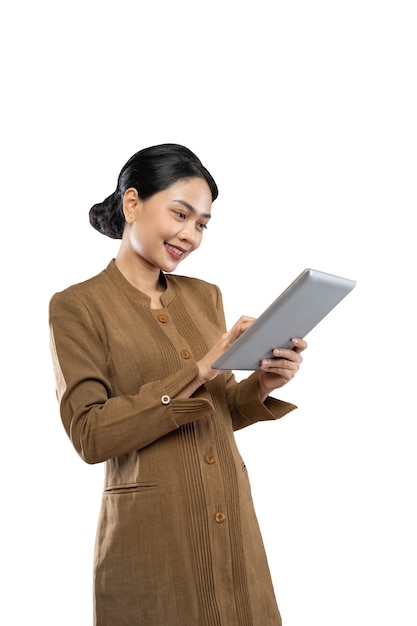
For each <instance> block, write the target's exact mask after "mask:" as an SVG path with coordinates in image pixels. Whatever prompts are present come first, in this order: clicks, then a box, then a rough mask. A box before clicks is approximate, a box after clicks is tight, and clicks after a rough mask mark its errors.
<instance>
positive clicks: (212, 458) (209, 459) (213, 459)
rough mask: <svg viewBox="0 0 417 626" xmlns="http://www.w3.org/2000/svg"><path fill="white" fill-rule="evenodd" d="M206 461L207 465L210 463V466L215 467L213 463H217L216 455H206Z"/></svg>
mask: <svg viewBox="0 0 417 626" xmlns="http://www.w3.org/2000/svg"><path fill="white" fill-rule="evenodd" d="M205 459H206V463H208V464H209V465H213V463H215V462H216V457H215V456H214V454H211V453H210V454H206V456H205Z"/></svg>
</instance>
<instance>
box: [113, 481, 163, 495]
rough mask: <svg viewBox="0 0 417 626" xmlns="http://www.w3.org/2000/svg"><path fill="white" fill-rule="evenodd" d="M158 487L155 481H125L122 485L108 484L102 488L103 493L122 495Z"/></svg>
mask: <svg viewBox="0 0 417 626" xmlns="http://www.w3.org/2000/svg"><path fill="white" fill-rule="evenodd" d="M155 489H158V485H157V483H126V484H124V485H109V486H108V487H106V488H105V490H104V495H116V496H117V495H123V494H128V493H136V492H141V491H152V490H155Z"/></svg>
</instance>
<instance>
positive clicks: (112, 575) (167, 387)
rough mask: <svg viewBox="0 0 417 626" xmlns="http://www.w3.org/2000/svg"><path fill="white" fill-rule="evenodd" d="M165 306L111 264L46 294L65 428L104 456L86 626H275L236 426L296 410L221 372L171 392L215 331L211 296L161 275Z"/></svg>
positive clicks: (216, 312)
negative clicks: (182, 395) (90, 623)
mask: <svg viewBox="0 0 417 626" xmlns="http://www.w3.org/2000/svg"><path fill="white" fill-rule="evenodd" d="M163 280H165V281H166V290H165V291H164V293H163V294H162V297H161V300H162V303H163V308H162V309H158V310H154V309H151V308H150V300H149V298H148V297H147V296H146V295H145V294H143V293H141V292H140V291H138V290H137V289H135V288H134V287H133V286H132V285H131V284H130V283H129V282H128V281H127V280H126V279H125V278H124V277H123V275H122V274H121V273H120V272H119V270H118V269H117V267H116V264H115V262H114V260H113V261H112V262H111V263H110V264H109V265H108V267H107V268H106V269H105V270H104V271H103V272H101V273H100V274H98V275H97V276H96V277H94V278H92V279H90V280H88V281H85V282H84V283H80V284H78V285H74V286H72V287H70V288H68V289H66V290H65V291H63V292H60V293H58V294H55V295H54V296H53V297H52V299H51V303H50V325H51V347H52V355H53V360H54V366H55V372H56V380H57V395H58V399H59V402H60V411H61V416H62V421H63V424H64V427H65V429H66V431H67V434H68V436H69V437H70V439H71V441H72V443H73V445H74V447H75V449H76V450H77V452H78V454H79V455H80V456H81V458H82V459H84V461H86V462H87V463H99V462H103V461H105V462H106V472H105V486H104V493H103V498H102V506H101V511H100V516H99V522H98V529H97V537H96V549H95V563H94V606H95V624H96V625H98V626H279V625H280V624H281V618H280V614H279V611H278V607H277V604H276V600H275V595H274V591H273V587H272V582H271V578H270V573H269V569H268V564H267V560H266V555H265V551H264V547H263V543H262V538H261V535H260V532H259V527H258V523H257V519H256V515H255V512H254V508H253V503H252V497H251V491H250V485H249V480H248V475H247V470H246V467H245V464H244V462H243V460H242V458H241V456H240V454H239V451H238V449H237V447H236V443H235V437H234V432H233V431H234V430H237V429H239V428H243V427H246V426H248V425H250V424H253V423H254V422H257V421H261V420H271V419H277V418H279V417H281V416H283V415H284V414H286V413H288V412H289V411H290V410H292V409H293V408H295V407H294V405H292V404H289V403H285V402H282V401H280V400H276V399H273V398H268V399H267V400H266V402H265V403H261V402H260V400H259V398H258V387H257V374H256V373H254V374H252V375H250V376H249V377H248V378H247V379H246V380H244V381H242V382H240V383H237V382H236V380H235V378H234V377H233V375H232V373H231V372H224V373H222V374H221V375H219V376H218V377H217V378H216V379H215V380H213V381H211V382H209V383H207V384H206V385H205V386H203V387H201V388H200V389H199V390H198V391H197V392H196V393H195V394H194V395H193V396H192V397H191V398H186V399H176V398H175V397H174V396H175V395H176V394H178V393H179V392H180V391H181V390H182V389H183V388H184V387H186V386H187V384H188V383H190V382H191V381H192V380H193V379H194V378H195V376H196V374H197V371H198V368H197V365H196V361H198V360H199V359H200V358H202V357H203V356H204V354H206V353H207V351H208V349H210V348H211V347H212V346H213V344H214V343H215V342H216V341H217V340H218V338H219V336H220V335H221V334H222V333H223V332H224V331H225V323H224V314H223V307H222V299H221V294H220V291H219V290H218V288H217V287H215V286H214V285H210V284H208V283H206V282H204V281H201V280H197V279H192V278H188V277H181V276H174V275H166V276H164V277H163Z"/></svg>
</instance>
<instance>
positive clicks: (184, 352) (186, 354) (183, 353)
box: [180, 350, 191, 359]
mask: <svg viewBox="0 0 417 626" xmlns="http://www.w3.org/2000/svg"><path fill="white" fill-rule="evenodd" d="M180 354H181V356H182V358H183V359H189V358H190V356H191V354H190V352H189V351H188V350H181V352H180Z"/></svg>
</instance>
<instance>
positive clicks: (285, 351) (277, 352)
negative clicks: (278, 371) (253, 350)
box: [272, 348, 303, 363]
mask: <svg viewBox="0 0 417 626" xmlns="http://www.w3.org/2000/svg"><path fill="white" fill-rule="evenodd" d="M272 354H273V355H274V357H275V359H282V360H286V361H291V362H294V363H301V361H302V360H303V357H302V356H301V354H300V353H299V352H297V351H296V350H295V348H294V349H293V350H291V349H290V348H274V350H272Z"/></svg>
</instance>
